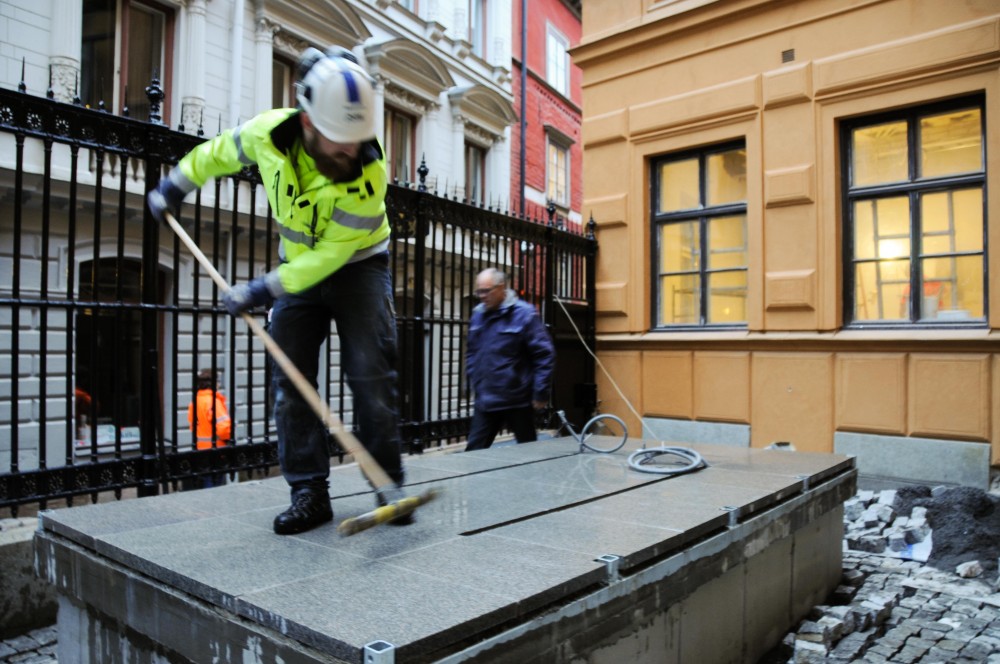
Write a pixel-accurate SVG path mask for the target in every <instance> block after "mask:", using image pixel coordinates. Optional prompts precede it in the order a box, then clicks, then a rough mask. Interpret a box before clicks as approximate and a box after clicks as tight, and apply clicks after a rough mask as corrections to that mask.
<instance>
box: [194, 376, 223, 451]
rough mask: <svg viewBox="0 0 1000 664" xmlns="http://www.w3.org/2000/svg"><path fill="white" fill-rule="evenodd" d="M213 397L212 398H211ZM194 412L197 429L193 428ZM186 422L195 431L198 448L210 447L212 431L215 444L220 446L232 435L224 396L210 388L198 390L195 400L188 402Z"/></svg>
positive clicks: (205, 448)
mask: <svg viewBox="0 0 1000 664" xmlns="http://www.w3.org/2000/svg"><path fill="white" fill-rule="evenodd" d="M213 397H214V398H213ZM195 414H197V416H198V417H197V430H195ZM188 424H190V425H191V431H194V432H195V437H196V438H197V443H198V449H199V450H207V449H210V448H211V447H212V432H213V430H214V432H215V440H216V445H218V446H219V447H222V446H223V445H225V444H226V441H228V440H229V439H230V438H231V437H232V431H233V429H232V421H231V420H230V419H229V409H228V408H226V397H224V396H223V395H221V394H219V393H218V392H216V391H215V390H212V389H204V390H198V394H197V395H195V400H194V401H192V402H191V403H190V404H188Z"/></svg>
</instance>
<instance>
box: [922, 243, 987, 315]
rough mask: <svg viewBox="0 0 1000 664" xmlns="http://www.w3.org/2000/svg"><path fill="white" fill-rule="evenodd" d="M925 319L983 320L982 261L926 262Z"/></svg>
mask: <svg viewBox="0 0 1000 664" xmlns="http://www.w3.org/2000/svg"><path fill="white" fill-rule="evenodd" d="M923 281H924V300H923V317H924V318H934V319H935V320H937V321H945V322H947V321H960V320H969V319H971V318H982V317H983V258H982V256H959V257H952V258H928V259H925V260H924V261H923Z"/></svg>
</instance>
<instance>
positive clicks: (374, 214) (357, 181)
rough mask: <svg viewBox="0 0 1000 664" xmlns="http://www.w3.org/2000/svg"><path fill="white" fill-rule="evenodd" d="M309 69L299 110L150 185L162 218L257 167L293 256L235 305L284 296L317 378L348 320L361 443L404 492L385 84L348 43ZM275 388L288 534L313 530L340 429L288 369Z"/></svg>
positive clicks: (204, 151) (280, 314) (233, 135)
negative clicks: (202, 191) (380, 116)
mask: <svg viewBox="0 0 1000 664" xmlns="http://www.w3.org/2000/svg"><path fill="white" fill-rule="evenodd" d="M298 72H299V81H298V82H297V83H296V89H297V98H298V103H299V107H298V108H297V109H276V110H272V111H266V112H264V113H261V114H260V115H258V116H256V117H254V118H253V119H251V120H248V121H247V122H245V123H244V124H242V125H240V126H239V127H235V128H233V129H229V130H226V131H225V132H223V133H222V134H221V135H219V136H218V137H216V138H215V139H212V140H210V141H208V142H206V143H203V144H201V145H200V146H198V147H197V148H195V149H194V150H192V151H191V152H190V153H189V154H187V155H186V156H185V157H184V158H183V159H181V161H180V162H179V163H178V165H177V167H176V168H174V169H173V170H172V171H171V172H170V175H169V176H168V177H167V178H165V179H163V180H161V181H160V184H159V185H158V186H157V188H156V189H154V190H153V191H151V192H150V194H149V196H148V203H149V208H150V212H151V213H152V215H153V217H154V218H156V219H158V220H160V221H162V220H163V217H164V212H165V211H171V212H173V213H174V215H175V216H176V215H177V213H179V211H180V207H181V203H182V202H183V200H184V197H185V195H187V194H188V193H190V192H191V191H194V190H195V189H197V188H198V187H200V186H202V185H203V184H204V183H205V182H206V181H207V180H208V179H209V178H211V177H216V176H221V175H226V174H231V173H235V172H237V171H239V170H240V169H242V168H244V167H245V166H248V165H254V164H255V165H256V166H257V168H258V169H259V171H260V175H261V180H262V182H263V186H264V189H265V191H266V192H267V198H268V202H269V203H270V205H271V210H272V212H273V214H274V218H275V220H276V221H277V222H278V224H279V233H280V235H281V242H280V247H279V258H280V259H281V264H280V265H279V266H278V268H277V269H275V270H273V271H271V272H269V273H268V274H266V275H264V276H262V277H258V278H255V279H252V280H251V281H250V282H248V283H245V284H237V285H236V286H234V287H233V289H232V290H231V291H229V292H228V293H227V294H226V295H225V296H224V298H223V302H224V304H225V306H226V308H227V310H228V311H229V313H231V314H232V315H233V316H237V315H239V314H241V313H243V312H245V311H249V310H251V309H254V308H256V307H270V306H271V305H272V304H273V308H272V309H271V328H270V329H271V334H272V336H273V337H274V339H275V341H276V342H277V343H278V344H279V345H280V346H281V348H282V350H284V351H285V353H286V354H287V355H288V356H289V358H290V359H291V360H292V362H294V363H295V365H296V366H297V367H298V368H299V369H300V370H301V371H302V373H303V375H305V377H306V378H307V379H308V380H309V381H311V382H312V384H313V385H316V378H317V374H318V369H319V349H320V345H321V344H322V343H323V342H324V341H325V340H326V339H327V337H328V336H329V330H330V319H331V318H332V319H333V320H334V321H335V322H336V324H337V333H338V335H339V336H340V344H341V353H340V356H341V359H342V369H343V371H344V373H345V374H346V377H347V382H348V385H349V386H350V388H351V392H352V393H353V395H354V407H355V415H356V422H357V427H358V438H359V439H360V440H361V442H362V443H363V444H364V445H365V447H366V448H367V449H368V451H369V452H371V454H372V456H373V457H374V458H375V460H376V461H377V462H378V463H379V464H380V465H381V466H382V468H383V469H384V470H385V471H386V473H387V474H388V475H389V476H390V477H391V478H392V479H393V480H394V481H395V482H396V483H397V487H398V485H400V484H402V482H403V468H402V463H401V459H400V456H401V454H400V447H401V444H400V435H399V424H398V415H397V413H398V410H397V394H396V371H395V363H396V352H397V351H396V326H395V315H394V312H393V305H392V298H393V291H392V283H391V273H390V271H389V255H388V244H389V233H390V228H389V222H388V219H387V217H386V213H385V194H386V191H387V190H388V179H387V176H386V167H385V156H384V153H383V150H382V146H381V145H380V144H379V142H378V139H377V138H376V137H375V114H376V111H377V109H376V104H375V91H374V84H373V81H372V79H371V78H370V77H369V76H368V74H367V73H366V72H365V71H364V69H362V68H361V67H360V65H358V64H357V61H356V60H355V58H354V56H353V55H352V54H351V53H350V52H349V51H343V50H341V51H334V50H330V51H327V52H326V53H322V52H320V51H318V50H316V49H313V48H310V49H307V51H306V52H305V53H304V54H303V56H302V57H301V58H300V60H299V66H298ZM274 393H275V404H274V418H275V423H276V425H277V430H278V459H279V462H280V464H281V470H282V473H283V474H284V476H285V479H286V480H287V481H288V484H289V486H290V487H291V494H292V498H291V502H292V504H291V506H290V507H289V508H288V509H287V510H286V511H284V512H282V513H281V514H279V515H278V516H277V517H276V518H275V520H274V531H275V532H276V533H278V534H291V533H299V532H303V531H305V530H309V529H311V528H314V527H316V526H318V525H320V524H323V523H326V522H328V521H331V520H332V519H333V511H332V509H331V507H330V497H329V491H328V477H329V472H330V450H329V447H328V443H329V440H328V433H327V431H326V429H325V428H324V427H323V425H322V422H321V421H320V420H319V418H317V417H316V415H315V414H314V413H313V411H312V409H311V408H310V407H309V405H308V403H307V402H306V401H305V399H304V398H303V397H302V396H301V395H300V394H299V393H298V390H297V389H296V387H295V386H294V384H293V383H292V382H291V381H290V380H289V379H288V378H287V377H286V376H285V375H284V374H283V372H282V371H281V369H280V367H277V366H275V367H274ZM392 499H393V500H395V497H393V498H392ZM376 500H377V501H380V502H386V501H387V500H388V498H387V497H386V496H384V495H382V494H379V495H377V496H376ZM410 521H412V517H409V518H407V517H401V518H400V519H398V520H397V523H404V524H405V523H408V522H410Z"/></svg>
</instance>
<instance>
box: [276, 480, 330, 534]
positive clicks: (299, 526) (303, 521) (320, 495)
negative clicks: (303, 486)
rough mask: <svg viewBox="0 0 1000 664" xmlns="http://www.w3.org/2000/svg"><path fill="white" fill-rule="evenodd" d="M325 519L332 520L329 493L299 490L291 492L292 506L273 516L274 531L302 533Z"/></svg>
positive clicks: (322, 522)
mask: <svg viewBox="0 0 1000 664" xmlns="http://www.w3.org/2000/svg"><path fill="white" fill-rule="evenodd" d="M327 521H333V509H332V508H331V507H330V494H328V493H327V492H326V491H322V492H320V491H299V492H298V493H294V494H292V506H291V507H289V508H288V509H287V510H285V511H284V512H282V513H281V514H279V515H278V516H276V517H274V532H276V533H277V534H279V535H294V534H295V533H304V532H305V531H307V530H311V529H313V528H315V527H316V526H318V525H321V524H324V523H326V522H327Z"/></svg>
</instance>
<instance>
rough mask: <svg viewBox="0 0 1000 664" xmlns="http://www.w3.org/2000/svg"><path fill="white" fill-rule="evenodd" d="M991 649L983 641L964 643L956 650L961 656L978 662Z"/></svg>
mask: <svg viewBox="0 0 1000 664" xmlns="http://www.w3.org/2000/svg"><path fill="white" fill-rule="evenodd" d="M992 652H993V649H992V648H990V647H989V646H987V645H985V644H983V643H966V644H964V645H963V646H962V647H961V648H959V650H958V654H959V655H961V656H962V657H968V658H969V659H973V660H976V661H979V662H982V661H985V660H986V658H987V657H988V656H989V655H990V654H991V653H992Z"/></svg>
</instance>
